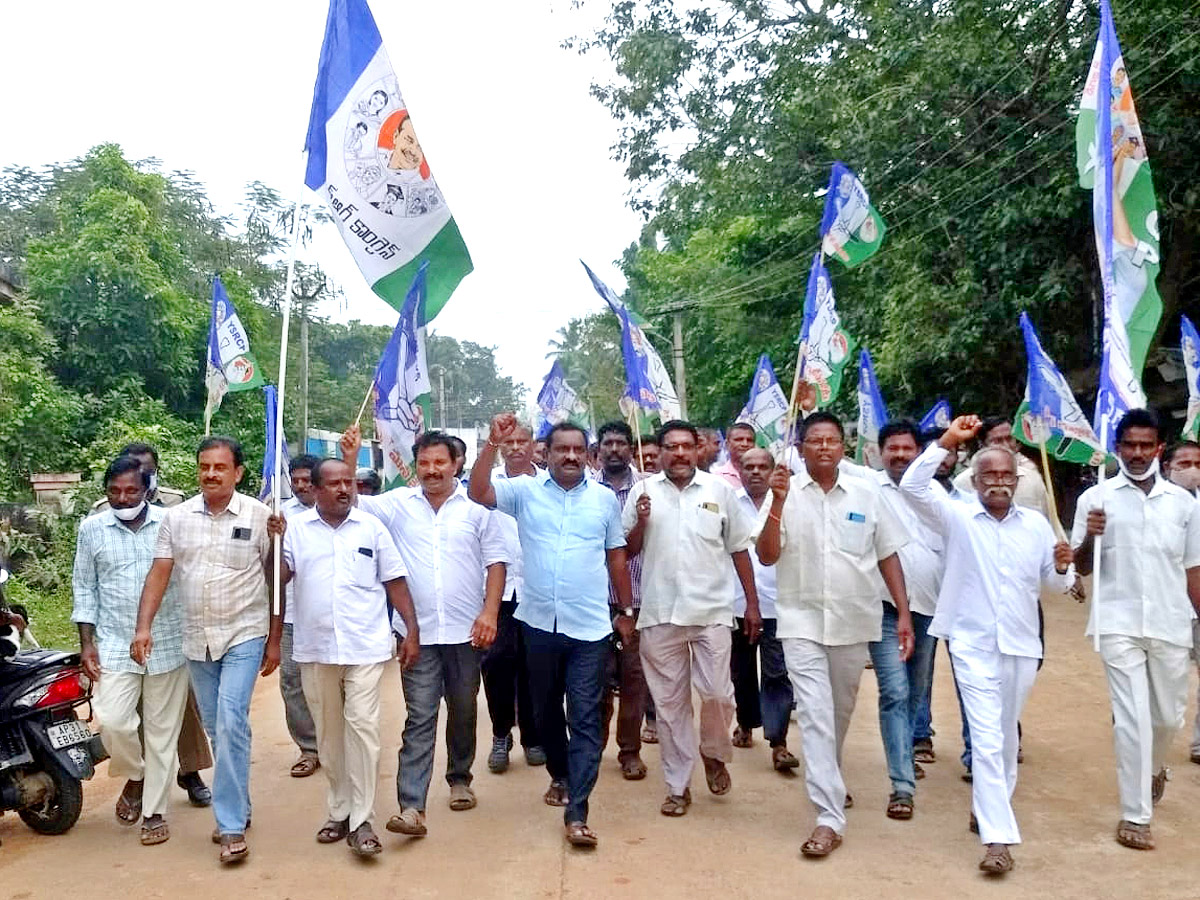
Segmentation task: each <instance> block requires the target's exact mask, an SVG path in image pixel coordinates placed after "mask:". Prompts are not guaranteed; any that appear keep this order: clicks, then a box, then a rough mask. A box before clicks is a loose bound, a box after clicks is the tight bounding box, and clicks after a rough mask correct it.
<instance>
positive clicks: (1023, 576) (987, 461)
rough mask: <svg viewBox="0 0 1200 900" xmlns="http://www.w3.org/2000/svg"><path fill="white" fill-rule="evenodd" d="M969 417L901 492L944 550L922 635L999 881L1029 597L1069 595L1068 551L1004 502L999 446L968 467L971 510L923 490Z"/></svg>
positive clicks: (1028, 671)
mask: <svg viewBox="0 0 1200 900" xmlns="http://www.w3.org/2000/svg"><path fill="white" fill-rule="evenodd" d="M980 425H981V423H980V420H979V417H978V416H960V417H958V418H957V419H955V420H954V421H953V422H952V423H951V424H950V427H949V428H948V429H947V430H946V433H945V434H944V435H942V437H941V438H940V439H939V440H938V442H937V443H936V444H931V445H930V446H929V447H927V448H926V449H925V451H924V452H923V453H922V454H921V455H920V456H918V457H917V459H916V460H915V461H914V462H913V463H912V464H911V465H910V466H909V467H908V469H907V470H906V471H905V473H904V476H903V477H902V478H901V479H900V490H901V491H902V492H904V494H905V496H906V497H907V498H908V499H909V500H910V502H911V503H912V504H913V507H914V509H915V511H916V513H917V515H918V516H919V517H920V519H921V521H922V523H924V525H925V527H926V528H929V529H932V530H933V531H935V532H936V533H938V534H940V535H941V536H942V538H943V540H944V542H945V561H946V567H945V573H944V576H943V579H942V587H941V591H940V592H939V594H938V600H937V611H936V612H935V614H934V617H933V622H932V623H931V625H930V626H929V632H930V634H933V635H936V636H937V637H940V638H943V639H945V640H946V641H947V649H948V650H949V652H950V661H951V663H952V664H953V666H954V674H955V677H956V679H957V681H958V687H959V690H960V691H961V693H962V702H963V706H964V708H965V710H966V714H967V719H968V721H969V723H970V728H971V749H972V771H973V775H974V780H973V783H972V805H973V808H974V813H973V815H972V820H971V828H972V830H978V832H979V838H980V841H981V842H982V843H983V844H984V845H985V846H986V851H985V853H984V857H983V859H982V860H981V861H980V863H979V868H980V869H981V870H982V871H983V872H984V873H986V874H988V875H1003V874H1005V873H1006V872H1008V871H1010V870H1011V869H1012V867H1013V859H1012V854H1011V852H1010V851H1009V846H1010V845H1012V844H1019V843H1020V842H1021V834H1020V831H1019V830H1018V828H1017V820H1016V817H1015V816H1014V815H1013V809H1012V795H1013V791H1014V790H1015V789H1016V786H1017V747H1018V744H1019V740H1020V738H1019V735H1018V731H1017V723H1018V721H1019V719H1020V717H1021V710H1022V708H1023V707H1024V706H1025V701H1026V700H1027V699H1028V697H1029V692H1030V690H1031V689H1032V688H1033V681H1034V679H1035V678H1036V676H1037V670H1038V660H1039V659H1041V656H1042V642H1041V639H1040V638H1039V637H1038V596H1039V593H1040V591H1041V589H1042V588H1043V587H1048V588H1051V589H1053V590H1055V591H1058V592H1060V593H1064V594H1065V593H1066V592H1067V591H1068V590H1070V587H1071V584H1072V583H1073V582H1074V578H1075V573H1074V571H1073V570H1072V568H1071V547H1070V545H1069V544H1068V543H1067V542H1066V541H1057V542H1056V541H1055V537H1054V532H1053V531H1052V530H1051V529H1050V523H1049V522H1048V521H1047V520H1046V517H1045V516H1043V515H1041V514H1040V513H1037V512H1034V511H1032V510H1028V509H1025V508H1023V507H1021V506H1020V505H1019V504H1017V503H1014V502H1013V494H1014V493H1015V491H1016V487H1017V483H1018V475H1017V460H1016V459H1015V457H1014V455H1013V452H1012V450H1010V449H1009V448H1008V447H1006V446H1003V445H992V446H985V447H984V448H983V449H982V450H980V451H979V452H978V453H976V454H975V456H974V457H973V458H972V460H971V486H972V487H973V489H974V491H975V495H976V500H975V501H974V502H972V503H962V502H959V501H955V500H951V499H950V498H949V497H947V496H946V495H945V493H944V492H943V491H941V490H939V489H935V488H934V486H933V484H932V482H933V478H934V474H935V473H936V472H937V469H938V467H939V466H940V465H941V464H942V462H943V461H944V460H945V458H946V455H947V454H948V453H949V454H953V453H955V452H957V450H958V447H959V445H961V444H962V443H964V442H966V441H969V440H970V439H971V438H972V437H974V436H975V435H976V434H977V433H978V432H979V430H980Z"/></svg>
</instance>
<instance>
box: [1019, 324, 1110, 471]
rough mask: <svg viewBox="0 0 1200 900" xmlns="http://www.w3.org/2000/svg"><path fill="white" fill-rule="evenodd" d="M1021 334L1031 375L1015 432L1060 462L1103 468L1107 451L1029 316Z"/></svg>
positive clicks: (1027, 382) (1025, 441)
mask: <svg viewBox="0 0 1200 900" xmlns="http://www.w3.org/2000/svg"><path fill="white" fill-rule="evenodd" d="M1021 333H1022V334H1023V335H1024V337H1025V358H1026V361H1027V363H1028V374H1027V378H1026V382H1025V402H1024V403H1022V404H1021V409H1020V410H1019V411H1018V415H1017V418H1018V420H1019V423H1020V427H1019V428H1014V429H1013V433H1014V435H1016V437H1017V438H1018V439H1019V440H1020V441H1021V442H1022V443H1025V444H1029V445H1030V446H1034V447H1037V446H1040V445H1042V444H1045V445H1046V451H1047V452H1048V453H1050V454H1052V455H1053V456H1055V457H1057V458H1058V459H1062V460H1066V461H1067V462H1074V463H1080V464H1082V465H1099V464H1100V463H1101V462H1103V461H1104V452H1103V450H1102V449H1101V447H1100V441H1099V439H1098V438H1097V437H1096V433H1095V432H1094V431H1093V430H1092V427H1091V425H1089V424H1088V420H1087V416H1085V415H1084V414H1083V410H1081V409H1080V408H1079V403H1078V401H1076V399H1075V394H1074V392H1073V391H1072V390H1071V385H1070V384H1069V383H1068V382H1067V379H1066V378H1065V377H1064V376H1063V374H1062V372H1060V371H1059V370H1058V366H1056V365H1055V364H1054V360H1052V359H1051V358H1050V357H1049V355H1047V353H1046V351H1045V350H1043V349H1042V342H1041V341H1040V340H1038V335H1037V331H1036V330H1035V329H1034V327H1033V323H1032V322H1031V321H1030V320H1029V316H1028V315H1026V314H1025V313H1021Z"/></svg>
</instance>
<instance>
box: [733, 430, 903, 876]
mask: <svg viewBox="0 0 1200 900" xmlns="http://www.w3.org/2000/svg"><path fill="white" fill-rule="evenodd" d="M844 442H845V433H844V431H843V428H842V423H841V421H839V420H838V418H837V417H836V416H834V415H832V414H831V413H828V412H824V411H818V412H814V413H812V415H810V416H809V417H808V418H807V419H806V420H805V423H804V431H803V432H802V434H801V442H800V448H801V452H802V454H803V460H804V471H803V472H800V473H798V474H796V475H791V476H790V477H789V475H790V472H789V470H788V468H787V467H786V466H778V467H777V468H776V469H775V471H774V472H773V473H772V474H771V481H770V485H771V502H770V503H769V504H763V507H762V511H761V512H760V514H759V518H758V524H757V526H756V529H757V532H758V538H757V550H758V558H759V560H760V561H761V562H762V563H763V564H764V565H774V564H776V563H777V564H778V573H777V574H778V596H777V597H776V602H775V605H776V609H777V612H778V619H779V624H778V627H777V630H778V635H779V638H780V640H781V641H782V642H783V653H784V659H785V660H786V662H787V668H788V675H789V676H790V677H791V681H792V690H793V692H794V694H795V698H796V711H797V714H798V718H799V722H800V732H801V737H802V739H803V747H804V766H805V771H804V776H805V781H806V783H807V786H808V796H809V799H810V800H811V801H812V803H813V806H814V807H816V809H817V826H816V828H815V829H814V830H813V832H812V834H811V835H810V836H809V838H808V840H807V841H805V842H804V844H802V845H801V847H800V852H801V853H803V854H804V855H805V856H808V857H824V856H828V855H829V854H830V853H832V852H833V851H834V850H836V849H837V848H838V847H839V846H841V843H842V835H843V833H844V832H845V830H846V813H845V809H846V806H847V805H848V800H849V797H848V794H847V792H846V783H845V779H844V778H843V775H842V769H841V765H842V748H843V745H844V743H845V739H846V731H847V729H848V728H849V726H850V717H851V715H852V714H853V713H854V706H855V703H856V701H857V698H858V685H859V681H860V679H861V678H862V673H863V669H864V668H865V667H866V662H867V659H868V655H869V652H868V645H869V643H870V642H871V641H879V640H880V638H881V636H882V626H881V621H880V619H881V614H880V600H879V579H880V577H882V579H883V583H884V584H885V585H886V586H887V590H888V593H889V595H890V596H891V599H892V603H893V604H894V605H895V607H896V630H895V637H894V640H895V641H896V643H897V645H898V648H899V649H898V653H899V657H900V659H901V660H902V661H904V660H907V659H908V658H909V656H910V655H911V654H912V645H913V634H912V621H911V619H910V617H909V611H908V599H907V596H906V594H905V585H904V573H903V572H902V570H901V566H900V558H899V556H898V555H897V551H898V550H899V549H900V548H901V547H902V546H904V544H905V542H906V541H907V535H906V534H905V533H904V530H903V527H902V526H901V525H900V524H899V522H897V521H896V517H895V516H894V515H893V514H892V512H891V510H890V509H889V508H888V506H887V505H886V504H885V503H884V502H883V497H882V496H881V493H880V491H879V488H878V486H877V485H874V484H872V483H870V481H868V480H867V479H866V478H859V477H855V476H851V475H848V474H846V473H845V472H841V471H839V465H840V464H841V462H842V457H843V454H844Z"/></svg>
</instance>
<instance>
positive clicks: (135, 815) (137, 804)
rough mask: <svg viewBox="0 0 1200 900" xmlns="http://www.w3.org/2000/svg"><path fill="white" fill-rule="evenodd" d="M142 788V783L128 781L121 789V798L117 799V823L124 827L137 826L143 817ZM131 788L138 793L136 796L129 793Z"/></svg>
mask: <svg viewBox="0 0 1200 900" xmlns="http://www.w3.org/2000/svg"><path fill="white" fill-rule="evenodd" d="M142 787H143V782H141V781H126V782H125V787H123V788H122V789H121V796H120V797H118V798H117V821H118V822H120V823H121V824H122V825H136V824H137V823H138V819H140V818H141V817H142ZM130 788H134V789H135V790H136V791H137V795H136V796H130V795H129V794H128V793H127V792H128V791H129V790H130Z"/></svg>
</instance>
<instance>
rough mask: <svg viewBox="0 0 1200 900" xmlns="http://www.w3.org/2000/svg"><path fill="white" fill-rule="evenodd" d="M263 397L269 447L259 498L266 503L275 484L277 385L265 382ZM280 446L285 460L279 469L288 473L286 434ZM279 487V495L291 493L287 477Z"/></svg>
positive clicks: (264, 462)
mask: <svg viewBox="0 0 1200 900" xmlns="http://www.w3.org/2000/svg"><path fill="white" fill-rule="evenodd" d="M263 399H264V400H265V401H266V404H265V405H266V414H267V428H266V433H267V447H266V452H265V453H263V467H262V490H260V491H259V492H258V499H259V500H262V501H263V502H264V503H265V502H266V501H267V498H269V497H270V496H271V494H272V489H273V488H274V486H275V422H276V415H277V410H278V403H279V397H278V394H276V392H275V385H273V384H264V385H263ZM279 446H280V448H281V449H282V451H283V460H282V463H281V465H280V466H279V471H280V472H282V473H286V472H287V471H288V469H290V468H291V465H290V462H289V460H288V449H287V436H286V435H285V436H284V439H283V440H282V441H280V442H279ZM279 487H280V491H279V496H281V497H287V496H289V495H290V494H291V485H290V483H289V482H288V481H287V479H286V478H285V479H284V481H283V483H282V484H281V485H280V486H279Z"/></svg>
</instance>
